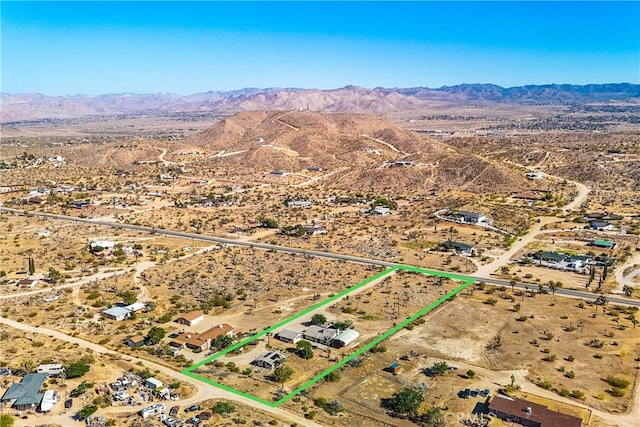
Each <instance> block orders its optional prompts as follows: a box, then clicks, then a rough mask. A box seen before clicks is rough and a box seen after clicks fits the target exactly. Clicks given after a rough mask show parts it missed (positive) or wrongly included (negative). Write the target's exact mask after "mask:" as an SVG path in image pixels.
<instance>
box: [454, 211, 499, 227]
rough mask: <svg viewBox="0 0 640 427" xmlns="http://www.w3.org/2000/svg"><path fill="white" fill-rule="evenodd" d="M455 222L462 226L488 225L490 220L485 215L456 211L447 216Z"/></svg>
mask: <svg viewBox="0 0 640 427" xmlns="http://www.w3.org/2000/svg"><path fill="white" fill-rule="evenodd" d="M449 216H450V217H452V218H453V219H454V220H455V221H458V222H461V223H464V224H476V225H479V224H489V223H491V220H490V219H489V218H487V216H486V215H484V214H481V213H476V212H469V211H457V212H452V213H451V214H449Z"/></svg>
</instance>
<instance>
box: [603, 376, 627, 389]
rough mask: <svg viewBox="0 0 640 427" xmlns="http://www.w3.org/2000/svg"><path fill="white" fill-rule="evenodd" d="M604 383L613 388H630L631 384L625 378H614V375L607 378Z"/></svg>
mask: <svg viewBox="0 0 640 427" xmlns="http://www.w3.org/2000/svg"><path fill="white" fill-rule="evenodd" d="M604 381H605V382H606V383H607V384H609V385H610V386H611V387H617V388H627V387H629V384H631V382H630V381H629V380H625V379H624V378H618V377H614V376H613V375H609V376H608V377H607V378H605V380H604Z"/></svg>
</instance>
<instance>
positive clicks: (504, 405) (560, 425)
mask: <svg viewBox="0 0 640 427" xmlns="http://www.w3.org/2000/svg"><path fill="white" fill-rule="evenodd" d="M489 414H490V415H491V414H493V415H495V416H496V417H498V418H500V419H501V420H504V421H507V422H514V423H517V424H519V425H523V426H525V427H582V419H581V418H578V417H574V416H573V415H567V414H563V413H562V412H558V411H551V410H549V409H547V407H546V406H544V405H540V404H537V403H534V402H530V401H528V400H524V399H516V398H511V397H506V396H502V395H500V394H498V395H496V397H494V398H493V399H491V403H490V404H489Z"/></svg>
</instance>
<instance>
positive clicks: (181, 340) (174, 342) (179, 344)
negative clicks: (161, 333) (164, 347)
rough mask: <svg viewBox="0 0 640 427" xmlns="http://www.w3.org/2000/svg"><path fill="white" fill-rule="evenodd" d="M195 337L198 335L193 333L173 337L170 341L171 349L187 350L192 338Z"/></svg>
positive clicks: (183, 333)
mask: <svg viewBox="0 0 640 427" xmlns="http://www.w3.org/2000/svg"><path fill="white" fill-rule="evenodd" d="M195 335H197V334H195V333H193V332H180V333H179V334H177V335H175V336H171V341H169V345H170V346H171V347H176V348H179V349H180V348H185V347H186V346H187V341H189V340H190V339H191V337H192V336H195Z"/></svg>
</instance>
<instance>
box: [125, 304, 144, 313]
mask: <svg viewBox="0 0 640 427" xmlns="http://www.w3.org/2000/svg"><path fill="white" fill-rule="evenodd" d="M146 306H147V305H146V304H145V303H143V302H134V303H133V304H129V305H127V306H125V307H124V308H126V309H127V310H129V311H140V310H142V309H143V308H145V307H146Z"/></svg>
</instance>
